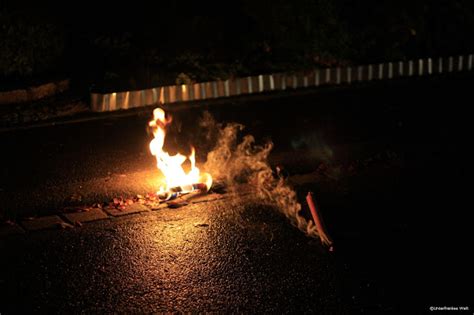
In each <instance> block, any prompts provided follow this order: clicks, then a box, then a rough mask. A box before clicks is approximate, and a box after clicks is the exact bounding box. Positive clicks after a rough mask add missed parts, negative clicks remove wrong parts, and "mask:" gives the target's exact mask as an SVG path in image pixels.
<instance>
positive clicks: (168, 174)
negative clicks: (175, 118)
mask: <svg viewBox="0 0 474 315" xmlns="http://www.w3.org/2000/svg"><path fill="white" fill-rule="evenodd" d="M171 121H172V119H171V118H169V117H168V118H167V117H166V115H165V111H164V110H163V109H161V108H155V110H154V111H153V119H152V120H151V121H150V122H149V123H148V125H149V127H150V128H151V129H152V132H153V136H154V139H153V140H152V141H151V142H150V151H151V154H153V155H154V156H155V157H156V165H157V167H158V169H159V170H160V171H161V172H162V173H163V175H164V177H165V185H162V186H160V188H159V191H158V192H157V195H158V197H159V198H160V199H162V200H164V201H166V200H169V199H172V198H176V197H178V196H179V195H183V194H188V193H192V192H203V191H204V192H207V191H208V190H209V189H210V188H211V185H212V176H211V175H210V174H209V173H201V172H200V171H199V168H197V167H196V158H195V149H194V147H192V148H191V155H189V156H184V155H182V154H180V153H177V154H176V155H169V154H168V152H166V151H164V150H163V146H164V143H165V137H166V126H167V125H168V124H170V123H171ZM187 160H188V161H189V162H190V163H191V167H190V170H189V171H188V172H186V170H185V169H184V168H183V164H184V163H185V162H186V161H187Z"/></svg>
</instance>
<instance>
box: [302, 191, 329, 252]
mask: <svg viewBox="0 0 474 315" xmlns="http://www.w3.org/2000/svg"><path fill="white" fill-rule="evenodd" d="M306 202H307V203H308V206H309V210H311V215H312V216H313V221H314V224H315V225H316V229H317V230H318V234H319V237H320V238H321V242H322V243H323V244H325V245H327V246H330V248H329V250H330V251H332V250H333V247H332V243H333V242H332V239H331V238H330V237H329V235H328V233H327V232H326V228H325V227H324V223H323V220H322V217H321V215H320V214H319V213H318V208H317V207H316V204H315V202H314V201H313V193H312V192H308V195H307V196H306Z"/></svg>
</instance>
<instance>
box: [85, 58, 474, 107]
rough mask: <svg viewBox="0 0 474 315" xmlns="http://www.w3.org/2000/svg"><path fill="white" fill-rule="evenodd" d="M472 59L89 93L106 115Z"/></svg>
mask: <svg viewBox="0 0 474 315" xmlns="http://www.w3.org/2000/svg"><path fill="white" fill-rule="evenodd" d="M473 58H474V55H473V54H470V55H462V56H450V57H444V58H436V59H432V58H425V59H417V60H408V61H398V62H387V63H380V64H369V65H361V66H350V67H335V68H324V69H315V70H313V71H309V72H302V73H296V74H290V73H274V74H262V75H257V76H250V77H244V78H235V79H230V80H226V81H212V82H202V83H194V84H183V85H169V86H160V87H156V88H151V89H145V90H137V91H126V92H115V93H108V94H99V93H91V105H92V110H93V111H97V112H105V111H114V110H120V109H129V108H135V107H141V106H148V105H162V104H172V103H176V102H187V101H198V100H207V99H213V98H222V97H231V96H239V95H247V94H257V93H263V92H270V91H284V90H289V89H298V88H307V87H318V86H322V85H337V84H351V83H355V82H366V81H372V80H390V79H394V78H399V77H411V76H426V75H433V74H443V73H451V72H462V71H472V69H473Z"/></svg>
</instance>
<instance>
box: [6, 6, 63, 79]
mask: <svg viewBox="0 0 474 315" xmlns="http://www.w3.org/2000/svg"><path fill="white" fill-rule="evenodd" d="M0 51H1V54H0V76H2V77H3V78H10V79H25V78H30V77H32V76H42V75H44V74H47V73H49V72H53V71H55V70H56V69H57V68H58V67H59V66H60V65H61V62H62V57H63V51H64V36H63V34H62V33H61V32H60V31H59V30H58V28H57V27H56V26H55V25H53V24H50V23H44V22H42V21H37V20H28V19H27V18H25V17H22V16H18V15H15V14H6V13H0Z"/></svg>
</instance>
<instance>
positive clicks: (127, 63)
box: [0, 0, 474, 91]
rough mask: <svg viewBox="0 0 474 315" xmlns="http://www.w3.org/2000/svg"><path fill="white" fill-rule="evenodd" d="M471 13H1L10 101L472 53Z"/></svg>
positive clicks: (322, 2)
mask: <svg viewBox="0 0 474 315" xmlns="http://www.w3.org/2000/svg"><path fill="white" fill-rule="evenodd" d="M473 35H474V3H473V2H472V1H469V0H457V1H436V2H433V1H375V0H369V1H363V2H360V1H349V0H334V1H330V0H297V1H250V0H239V1H232V2H222V3H220V4H219V3H212V4H211V3H207V2H201V1H193V2H163V1H154V2H149V3H142V2H136V1H134V2H129V3H124V4H121V3H119V2H115V3H102V2H100V3H99V2H97V1H96V2H92V1H80V2H79V1H77V2H70V1H64V2H52V1H46V2H45V1H2V4H1V5H0V36H1V38H2V40H1V41H0V43H1V44H0V45H1V47H0V49H1V51H2V56H1V57H0V83H1V86H2V89H4V90H7V89H10V88H12V87H16V86H22V85H26V84H28V83H34V82H37V81H42V80H43V81H44V80H47V79H51V78H55V77H69V78H73V79H75V81H74V82H75V83H77V84H80V85H82V86H83V87H91V86H92V88H93V89H97V90H101V91H103V90H127V89H128V90H129V89H135V88H143V87H146V86H156V85H161V84H175V83H180V82H189V81H203V80H213V79H223V78H228V77H232V76H242V75H248V74H255V73H264V72H276V71H297V70H301V69H311V68H313V67H324V66H331V65H347V64H359V63H375V62H380V61H385V60H404V59H409V58H416V57H426V56H430V57H436V56H445V55H450V54H463V53H470V52H472V50H473V42H472V40H471V39H472V38H473Z"/></svg>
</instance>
